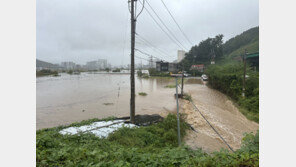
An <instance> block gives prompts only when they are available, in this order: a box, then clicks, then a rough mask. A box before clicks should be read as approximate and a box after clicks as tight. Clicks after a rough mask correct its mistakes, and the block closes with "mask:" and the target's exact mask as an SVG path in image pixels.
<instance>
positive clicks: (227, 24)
mask: <svg viewBox="0 0 296 167" xmlns="http://www.w3.org/2000/svg"><path fill="white" fill-rule="evenodd" d="M164 2H165V3H166V4H167V6H168V8H169V9H170V11H171V12H172V14H173V15H174V16H175V18H176V20H177V21H178V22H179V24H180V25H181V27H182V29H183V30H184V31H185V33H186V34H187V35H188V37H189V38H190V40H191V41H192V42H193V43H194V44H198V43H199V42H200V41H201V40H204V39H206V38H207V37H213V36H215V35H217V34H223V35H224V36H225V38H224V41H225V40H227V39H229V38H231V37H233V36H235V35H237V34H239V33H241V32H243V31H245V30H247V29H249V28H251V27H254V26H258V24H259V2H258V0H243V1H241V0H164ZM149 3H150V4H151V5H152V6H153V8H154V10H155V11H156V12H157V13H158V14H159V16H160V17H161V18H162V19H163V20H164V21H165V23H166V24H167V25H168V27H169V28H170V29H171V30H172V31H173V33H174V34H175V36H176V37H177V38H178V39H179V40H180V42H182V43H183V44H184V45H185V46H186V47H187V48H188V49H189V48H190V47H191V45H189V44H188V42H187V41H186V40H185V38H184V37H183V36H182V35H181V33H180V32H179V30H178V28H177V26H176V25H175V24H174V22H173V21H172V20H171V18H170V16H169V15H168V13H167V12H166V11H165V8H164V7H163V6H162V4H161V1H159V0H149ZM138 5H139V4H138ZM138 7H139V6H138ZM146 8H148V9H149V7H148V6H147V5H146ZM36 14H37V58H39V59H41V60H45V61H49V62H53V63H59V62H61V61H74V62H76V63H81V64H84V63H85V62H87V61H91V60H96V59H99V58H106V59H108V61H109V62H111V63H112V64H114V65H122V64H128V63H129V61H130V57H129V53H130V45H129V42H130V16H129V12H128V8H127V0H109V1H102V0H62V1H61V0H38V1H37V13H36ZM137 33H139V34H141V35H142V36H144V37H145V38H146V39H147V40H149V41H150V42H151V43H153V45H155V46H157V47H159V48H161V49H162V50H165V51H166V52H168V53H169V56H161V55H160V54H159V53H158V52H156V51H154V50H153V49H150V48H148V47H147V46H146V45H143V44H141V41H139V40H137V44H136V48H139V49H141V50H143V51H147V52H149V53H150V54H153V55H155V56H158V57H163V58H165V59H167V60H169V61H173V60H174V59H176V56H177V50H178V49H179V48H178V47H177V46H176V44H175V43H173V42H172V41H171V40H170V39H169V38H168V37H167V36H166V35H165V34H164V33H163V32H162V31H161V30H160V29H159V27H157V25H156V24H155V23H154V22H153V20H152V19H151V18H150V16H149V15H148V14H147V12H146V11H144V12H143V13H142V14H141V15H140V16H139V18H138V20H137ZM137 55H138V56H140V57H143V58H147V56H145V55H141V54H140V53H137ZM136 62H140V60H137V61H136ZM143 63H144V61H143ZM145 63H146V62H145Z"/></svg>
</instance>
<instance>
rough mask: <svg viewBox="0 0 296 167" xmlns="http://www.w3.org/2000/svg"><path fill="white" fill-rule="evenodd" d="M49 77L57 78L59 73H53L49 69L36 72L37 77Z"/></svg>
mask: <svg viewBox="0 0 296 167" xmlns="http://www.w3.org/2000/svg"><path fill="white" fill-rule="evenodd" d="M47 75H53V76H55V77H57V76H59V73H58V72H57V71H52V70H47V69H43V70H40V71H36V76H37V77H41V76H47Z"/></svg>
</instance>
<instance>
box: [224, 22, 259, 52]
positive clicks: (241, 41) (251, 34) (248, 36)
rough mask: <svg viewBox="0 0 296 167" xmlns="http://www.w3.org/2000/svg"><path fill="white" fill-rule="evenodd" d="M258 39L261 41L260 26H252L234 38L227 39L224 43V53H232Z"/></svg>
mask: <svg viewBox="0 0 296 167" xmlns="http://www.w3.org/2000/svg"><path fill="white" fill-rule="evenodd" d="M256 41H259V27H254V28H251V29H249V30H247V31H245V32H243V33H242V34H240V35H237V36H235V37H234V38H231V39H229V40H228V41H226V42H225V43H224V44H223V53H224V55H230V54H231V53H232V52H234V51H235V50H238V49H240V48H241V47H243V46H246V45H249V44H251V43H254V42H256ZM256 51H258V50H256ZM256 51H255V52H256Z"/></svg>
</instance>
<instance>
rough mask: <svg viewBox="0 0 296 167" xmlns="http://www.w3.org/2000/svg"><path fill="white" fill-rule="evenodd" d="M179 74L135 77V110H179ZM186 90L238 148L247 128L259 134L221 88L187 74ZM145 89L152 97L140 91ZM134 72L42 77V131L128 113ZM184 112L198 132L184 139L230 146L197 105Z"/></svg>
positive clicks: (212, 147)
mask: <svg viewBox="0 0 296 167" xmlns="http://www.w3.org/2000/svg"><path fill="white" fill-rule="evenodd" d="M169 84H170V85H172V84H175V80H174V78H149V79H141V78H137V77H136V114H160V115H162V116H165V115H166V114H168V113H171V112H176V101H175V98H174V94H175V90H176V89H175V88H164V87H165V86H166V85H169ZM184 91H185V92H186V93H189V94H191V96H192V99H193V101H194V103H195V105H196V106H197V107H198V108H199V110H200V111H201V112H202V113H203V114H204V116H205V117H206V118H207V119H208V120H209V121H210V122H211V124H212V125H213V126H214V127H215V128H216V129H217V131H218V132H219V133H220V134H221V135H222V136H223V137H224V139H225V140H226V141H227V142H228V143H229V145H230V146H231V147H233V149H238V148H240V146H241V139H242V137H243V134H244V133H245V132H255V131H256V130H257V129H258V128H259V127H258V124H257V123H254V122H252V121H249V120H247V119H246V118H245V117H244V116H243V115H242V114H241V113H240V112H239V111H238V109H237V108H236V107H235V106H234V105H233V103H232V102H231V101H230V100H229V99H228V98H227V96H225V95H224V94H222V93H220V92H219V91H216V90H213V89H210V88H208V87H207V86H206V85H205V84H204V82H203V81H201V80H200V79H197V78H186V80H185V86H184ZM139 92H146V93H147V94H148V95H147V96H140V95H138V93H139ZM129 100H130V76H129V75H128V74H89V73H82V74H81V75H68V74H62V75H61V77H40V78H37V106H36V109H37V129H42V128H48V127H54V126H58V125H65V124H70V123H72V122H77V121H81V120H86V119H90V118H105V117H108V116H117V117H119V116H129ZM180 112H181V113H185V114H186V115H187V116H186V121H187V122H188V123H189V124H191V125H192V126H193V127H194V128H195V129H196V130H197V131H198V133H196V132H193V131H191V130H189V131H188V133H187V136H185V139H184V141H185V142H186V144H187V145H189V146H191V147H192V148H198V147H201V148H203V149H204V150H205V151H208V152H212V151H218V150H220V148H227V146H226V145H225V144H224V143H223V141H222V140H221V139H220V138H219V136H218V135H217V134H216V133H215V132H214V131H213V130H212V129H211V127H210V126H209V125H208V124H207V123H206V121H205V120H204V119H203V118H202V117H201V115H200V114H199V113H198V112H197V111H195V110H194V108H193V106H192V105H191V104H190V103H189V102H188V101H185V100H180Z"/></svg>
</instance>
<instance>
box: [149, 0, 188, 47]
mask: <svg viewBox="0 0 296 167" xmlns="http://www.w3.org/2000/svg"><path fill="white" fill-rule="evenodd" d="M147 4H148V6H149V7H150V9H151V10H152V12H153V13H154V14H155V15H156V16H157V18H158V19H159V20H160V22H161V23H162V25H164V27H165V28H166V29H167V30H168V31H169V33H170V34H171V36H172V37H173V38H174V39H175V40H176V41H177V42H178V43H179V44H180V45H181V46H182V47H183V49H185V50H186V47H185V46H184V45H183V44H182V43H181V42H180V41H179V40H178V39H177V38H176V36H175V35H174V33H173V32H172V31H171V30H170V29H169V28H168V27H167V26H166V24H165V23H164V22H163V20H162V19H161V18H160V17H159V15H158V14H157V13H156V12H155V10H154V9H153V8H152V6H151V5H150V3H149V2H148V1H147ZM145 9H146V8H145ZM146 10H147V9H146Z"/></svg>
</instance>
